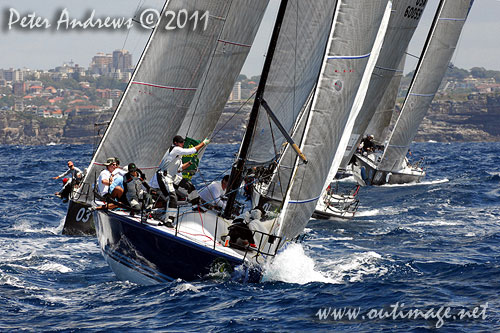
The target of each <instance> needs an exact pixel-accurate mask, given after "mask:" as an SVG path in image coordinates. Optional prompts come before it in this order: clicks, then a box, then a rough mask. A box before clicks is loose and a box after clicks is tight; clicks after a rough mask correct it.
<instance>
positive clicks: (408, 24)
mask: <svg viewBox="0 0 500 333" xmlns="http://www.w3.org/2000/svg"><path fill="white" fill-rule="evenodd" d="M426 3H427V1H425V0H424V1H419V0H395V1H393V7H392V14H391V19H390V20H389V28H388V29H387V33H386V36H385V39H384V44H383V45H382V50H381V51H380V56H379V58H378V61H377V65H376V66H375V70H374V71H373V75H372V79H371V82H370V86H369V87H368V92H367V94H366V98H365V102H364V103H363V106H362V108H361V111H360V112H359V114H358V117H357V118H356V121H355V123H354V127H353V130H352V134H351V137H350V139H349V142H348V146H347V150H348V153H347V154H346V155H345V156H344V158H343V159H342V161H341V163H340V168H344V169H345V167H346V166H347V163H348V162H349V161H350V159H351V158H352V155H353V154H354V152H355V151H356V147H357V145H358V143H359V142H360V140H361V136H362V134H363V133H364V132H365V131H366V127H367V126H368V123H369V122H370V120H371V119H372V117H373V114H374V113H375V110H376V109H377V106H378V103H379V102H380V101H381V100H382V97H383V95H384V93H385V91H386V89H387V87H388V85H389V83H390V82H391V80H392V77H393V76H394V74H395V73H397V70H398V69H397V68H398V65H399V63H400V61H401V58H402V57H403V55H404V53H405V51H406V49H407V48H408V44H409V43H410V40H411V37H412V36H413V33H414V32H415V29H416V28H417V25H418V22H419V21H420V17H421V14H422V12H423V10H424V8H425V5H426Z"/></svg>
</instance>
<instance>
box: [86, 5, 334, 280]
mask: <svg viewBox="0 0 500 333" xmlns="http://www.w3.org/2000/svg"><path fill="white" fill-rule="evenodd" d="M178 2H183V3H185V4H186V5H187V4H191V3H192V2H190V1H178ZM172 3H173V1H170V2H168V3H167V5H166V6H165V8H164V11H165V10H171V7H170V6H171V5H172ZM202 3H203V6H202V7H204V8H202V9H203V10H206V11H210V20H209V23H208V29H207V31H205V32H203V33H199V32H198V33H196V31H195V32H193V31H185V32H183V31H178V32H176V34H175V35H173V36H171V37H168V38H170V39H171V40H169V41H168V45H169V48H168V50H167V51H165V50H163V49H162V51H161V52H162V54H161V57H160V56H159V54H156V53H152V55H150V48H151V45H153V44H154V41H155V40H156V38H159V37H158V36H157V35H158V34H160V32H158V30H155V31H153V34H152V36H151V39H150V42H149V44H148V47H146V51H145V52H144V55H143V59H141V61H140V63H139V68H138V71H137V72H136V73H135V74H134V77H133V79H132V82H138V81H139V80H140V81H139V82H141V83H142V85H141V87H136V86H135V85H134V84H132V85H131V86H129V88H128V89H127V92H126V93H125V95H126V97H124V99H125V100H122V103H121V107H119V108H118V110H117V112H116V114H115V116H114V117H113V120H112V121H111V124H110V126H109V127H108V130H107V132H106V134H105V136H104V139H103V141H102V142H101V145H100V148H99V149H98V150H97V153H96V155H95V156H94V159H93V162H94V161H99V160H100V159H102V158H104V157H105V156H108V155H110V154H112V155H111V156H120V158H121V159H122V160H125V161H133V162H134V163H136V164H137V165H138V166H139V167H140V168H141V169H145V170H146V171H149V173H151V172H152V171H153V170H155V168H152V169H149V166H154V165H157V164H158V163H159V160H160V159H161V157H162V155H163V153H164V152H165V151H166V150H167V149H168V147H167V146H165V145H166V144H168V143H169V142H171V137H173V136H174V135H175V134H176V133H177V132H179V131H181V127H182V128H183V129H186V128H188V130H189V129H190V128H191V129H192V130H193V131H195V132H196V133H202V131H201V130H198V129H197V128H198V126H196V125H195V124H196V122H197V119H202V118H203V117H204V116H203V115H201V114H203V113H209V112H212V111H213V110H212V109H209V108H211V107H212V105H213V104H211V103H212V102H209V103H207V104H204V103H202V101H203V100H204V99H205V100H206V99H208V98H217V99H218V98H220V99H221V100H222V99H224V98H225V99H227V98H228V96H229V93H230V89H229V90H228V91H222V90H221V89H219V88H220V86H219V84H223V85H227V86H229V87H230V88H231V87H232V86H233V84H234V81H235V79H236V77H237V75H238V73H239V69H238V72H237V73H236V74H235V75H234V79H233V77H232V76H231V75H232V74H234V73H230V75H228V73H220V72H219V71H226V70H228V67H229V68H231V69H236V68H235V67H234V66H223V64H222V63H219V65H220V66H215V64H217V60H216V59H215V58H214V57H209V56H208V57H207V55H210V53H213V52H217V50H219V51H220V49H218V47H219V46H220V45H221V44H222V43H224V44H225V47H226V53H227V52H229V51H230V50H231V49H230V48H233V52H232V53H235V54H236V53H238V52H239V51H240V50H241V48H243V47H244V46H246V45H250V44H251V40H252V39H253V36H252V35H251V34H250V36H249V35H248V32H245V31H244V30H243V29H237V27H238V26H239V25H241V23H242V22H245V20H253V23H252V22H248V21H247V23H246V24H245V26H248V27H251V28H252V29H253V30H256V29H257V27H258V25H259V21H260V18H261V16H262V14H263V11H264V9H265V5H267V1H256V0H238V1H232V2H221V1H205V2H202ZM198 6H199V5H198ZM191 9H192V10H194V9H195V8H191ZM196 9H198V10H200V8H196ZM334 10H335V3H332V1H326V0H325V1H316V2H314V3H311V2H304V1H300V0H283V1H282V2H281V4H280V9H279V11H278V15H277V19H276V23H275V28H274V31H273V36H272V38H271V43H270V46H269V50H268V52H267V57H266V62H265V64H264V69H263V73H262V76H261V82H260V83H259V89H258V92H257V94H256V98H255V100H256V102H255V104H254V107H253V109H252V114H251V116H250V119H252V118H253V119H255V118H256V117H257V116H258V114H259V109H260V107H261V102H262V101H263V100H264V97H265V100H267V101H268V103H269V105H275V103H276V100H275V99H274V98H270V97H271V96H272V95H273V89H272V88H274V89H275V90H274V91H276V92H278V94H277V95H279V90H281V89H282V88H283V87H284V84H287V85H288V87H294V89H295V88H299V89H303V93H302V94H303V95H305V96H306V98H307V96H308V95H309V94H310V91H311V90H312V87H313V86H314V80H310V81H311V82H309V81H307V80H306V81H300V86H299V82H298V81H293V79H292V80H290V81H287V80H289V79H290V77H286V76H285V77H284V78H283V77H282V76H281V74H282V71H283V70H288V69H289V68H284V67H283V66H282V65H283V64H286V65H290V63H289V62H284V60H290V59H295V61H294V62H295V66H294V64H293V62H292V64H291V65H292V66H294V67H295V69H293V68H292V70H293V72H290V71H288V75H293V76H291V77H292V78H298V77H301V76H302V77H305V78H306V79H309V76H310V75H313V76H314V77H317V76H318V73H319V69H320V67H321V59H322V57H323V54H324V50H325V45H326V41H327V37H328V32H329V31H330V29H329V28H330V26H331V22H332V20H333V13H334ZM232 15H234V16H235V17H236V16H237V18H232V17H231V16H232ZM230 22H233V24H230ZM311 22H312V23H313V24H311ZM161 24H162V22H161V21H160V22H159V25H160V26H161ZM210 29H211V32H210V35H208V30H210ZM226 29H229V30H228V31H232V33H233V34H234V35H232V38H227V39H224V41H221V40H222V38H220V36H221V35H222V34H224V33H225V32H226ZM228 33H229V32H228ZM200 34H201V36H200ZM241 34H243V35H241ZM201 37H203V38H201ZM313 37H314V38H313ZM290 42H292V44H293V43H298V42H302V43H304V44H302V45H306V46H307V47H305V48H303V51H304V53H301V52H299V50H298V49H295V48H294V47H293V46H292V45H290ZM191 43H194V44H191ZM162 44H164V45H167V41H165V42H162ZM193 47H195V48H196V47H198V48H199V47H201V48H202V49H200V50H199V51H200V52H195V53H193V52H192V51H191V49H192V48H193ZM228 48H229V50H228ZM157 50H158V51H159V49H157ZM229 54H231V52H229ZM278 55H280V57H278ZM299 55H300V56H301V57H302V58H300V57H299ZM281 56H283V58H281ZM193 57H194V58H195V59H193ZM315 57H316V58H317V60H314V58H315ZM206 58H207V59H206ZM311 60H313V61H312V62H311ZM148 61H149V63H148V65H147V66H146V65H145V62H148ZM193 61H194V62H196V64H197V65H196V66H193V65H192V63H193ZM156 62H161V63H163V64H164V66H155V65H154V64H155V63H156ZM171 62H173V65H172V63H171ZM144 66H146V69H150V70H151V71H150V72H149V74H154V75H151V76H150V77H145V76H142V75H141V74H142V68H143V67H144ZM153 68H155V69H156V71H152V69H153ZM158 68H161V71H158V70H157V69H158ZM177 68H181V69H182V70H183V71H190V72H187V73H185V74H182V73H179V72H178V71H177V70H176V69H177ZM203 68H207V71H208V72H207V71H204V70H203ZM210 71H213V72H212V73H210ZM311 71H312V72H311ZM314 71H316V73H314ZM181 74H182V75H181ZM266 78H271V79H270V80H267V79H266ZM272 78H274V79H275V80H274V81H273V79H272ZM160 79H161V80H160ZM278 79H279V80H281V81H276V80H278ZM226 80H231V81H232V82H230V83H229V84H228V83H226V82H222V81H226ZM158 81H159V82H158ZM179 81H180V82H179ZM266 82H267V83H269V84H270V83H273V84H275V83H278V84H277V85H274V86H273V87H272V88H270V89H269V95H267V94H264V91H266V89H267V88H269V86H268V84H266ZM162 87H177V89H176V90H170V89H167V90H166V91H167V92H168V93H170V95H168V96H156V95H155V92H156V91H157V90H158V89H160V90H161V89H162ZM200 89H212V90H211V92H210V93H203V92H200V91H199V90H200ZM177 90H178V91H177ZM161 91H163V90H161ZM143 92H144V93H143ZM177 94H178V95H177ZM219 94H220V95H221V96H220V97H218V96H219ZM223 95H225V96H224V97H223ZM127 96H128V97H127ZM203 96H206V97H203ZM288 96H289V94H288ZM172 98H177V99H176V100H174V101H172V100H171V99H172ZM134 102H140V103H141V104H143V105H148V104H147V103H151V104H150V105H149V108H150V109H149V110H144V111H141V112H137V111H138V110H137V109H136V108H133V107H131V105H132V106H133V105H134ZM219 102H220V101H219ZM294 102H295V103H297V104H298V105H300V107H301V106H302V104H303V102H301V101H300V100H295V101H294ZM163 103H165V105H163ZM213 103H215V102H213ZM193 105H195V107H194V106H193ZM127 110H129V112H130V111H132V112H130V113H129V112H127ZM124 112H125V113H126V114H125V115H122V113H124ZM150 113H155V114H154V115H150ZM164 113H166V114H164ZM127 114H128V115H127ZM200 115H201V116H200ZM170 117H172V118H174V120H173V121H172V119H170ZM186 118H191V119H189V120H186ZM122 119H125V120H128V123H127V126H126V127H123V126H119V125H118V123H121V122H122ZM162 121H163V122H164V124H159V123H160V122H162ZM143 122H147V123H143ZM188 123H191V126H189V125H187V124H188ZM212 124H213V126H215V121H214V122H212ZM204 126H206V124H205V125H204ZM210 126H212V125H210ZM251 128H252V126H251V124H250V123H249V125H248V126H247V131H246V135H245V138H248V139H247V140H250V141H251V138H252V136H253V131H252V129H251ZM142 129H144V131H142ZM156 130H158V131H156ZM209 130H210V131H213V128H211V129H204V130H203V131H207V132H208V131H209ZM116 132H118V134H116ZM150 132H155V133H150ZM164 132H166V134H165V133H164ZM135 133H138V134H140V135H145V136H146V137H145V138H142V137H140V136H139V137H137V140H138V142H137V143H138V144H139V145H140V146H141V147H142V149H146V150H148V153H153V154H154V155H155V156H154V158H153V157H151V156H150V155H149V154H147V155H144V154H142V150H141V149H138V147H135V145H134V142H133V141H130V139H127V140H129V141H128V142H130V144H131V146H130V147H128V148H127V147H126V146H122V147H123V151H122V150H121V151H120V153H116V152H115V151H114V150H112V148H111V147H109V146H108V142H109V140H110V139H112V138H113V137H114V136H115V135H119V136H122V139H126V138H128V137H129V136H131V135H132V136H133V135H135ZM150 134H151V136H150ZM168 137H170V138H168ZM112 142H113V143H117V142H116V141H115V140H113V141H112ZM122 147H120V148H122ZM242 147H243V145H242ZM261 147H262V148H265V147H269V143H268V144H267V145H263V146H261ZM243 151H244V149H240V153H239V157H238V159H237V161H242V160H243V159H244V158H243V157H242V152H243ZM120 154H123V155H125V158H123V157H121V155H120ZM94 164H95V163H94ZM236 178H237V177H236ZM234 179H235V174H233V176H232V180H231V179H230V185H231V186H233V187H232V188H231V187H230V189H229V194H228V195H229V200H228V203H227V205H226V211H224V213H223V214H220V213H219V212H218V211H215V210H210V209H201V208H199V207H193V206H192V205H190V204H184V205H179V207H178V210H177V214H176V216H177V218H176V221H175V228H169V227H167V226H164V225H162V223H161V222H162V220H161V217H158V216H157V214H155V213H156V212H155V211H154V210H153V211H151V210H149V208H147V207H145V206H144V207H143V208H142V209H141V210H140V212H135V213H134V212H133V211H130V210H129V209H126V207H121V209H114V210H112V209H108V210H96V211H94V212H93V216H94V222H95V226H96V233H97V239H98V241H99V245H100V247H101V251H102V253H103V256H104V257H105V259H106V261H107V262H108V264H109V265H110V267H111V268H112V269H113V271H114V272H115V274H116V275H117V276H118V278H120V279H123V280H129V281H132V282H137V283H141V284H150V283H158V282H165V281H171V280H174V279H179V278H180V279H184V280H194V279H199V278H202V277H204V276H206V275H208V274H210V273H211V272H220V271H221V270H223V271H225V272H231V271H232V272H233V274H235V275H238V277H240V278H241V279H242V280H245V281H258V280H259V279H260V276H261V275H260V274H261V272H260V264H262V263H263V262H264V261H265V260H266V258H269V257H272V256H274V255H275V254H276V251H277V250H278V249H279V248H281V246H282V245H283V244H284V241H285V240H288V237H286V236H283V235H281V234H280V233H279V228H278V227H279V226H280V224H279V223H277V219H276V216H274V215H273V214H272V212H266V214H265V216H259V215H260V214H257V211H256V210H253V211H252V213H251V214H248V213H247V214H245V215H242V216H240V217H241V218H240V217H239V216H238V214H241V213H242V211H241V210H239V209H237V207H238V205H235V204H234V203H235V199H236V198H235V197H236V193H237V192H238V188H239V184H238V185H236V182H235V181H234ZM232 195H234V197H233V199H231V196H232ZM97 204H101V203H99V202H98V203H97ZM228 207H229V208H228ZM258 212H259V213H260V210H259V211H258ZM249 216H251V217H252V221H251V224H253V225H254V228H253V229H252V230H249V229H247V230H248V231H250V236H248V234H247V235H240V236H241V238H239V237H236V236H232V235H233V234H232V233H231V231H232V230H237V226H238V225H241V223H243V222H244V221H245V218H247V217H249ZM300 231H301V230H300ZM300 231H299V232H300ZM236 235H237V233H236ZM245 237H247V238H245ZM250 238H251V240H252V241H251V242H249V241H248V240H249V239H250ZM240 268H241V269H240ZM242 272H243V274H240V273H242Z"/></svg>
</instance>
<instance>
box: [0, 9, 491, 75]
mask: <svg viewBox="0 0 500 333" xmlns="http://www.w3.org/2000/svg"><path fill="white" fill-rule="evenodd" d="M305 1H310V0H305ZM366 1H369V0H366ZM163 3H164V0H86V1H81V0H44V1H40V0H36V1H35V0H15V1H14V0H0V45H2V48H1V51H0V52H1V56H0V68H15V69H17V68H30V69H51V68H54V67H56V66H61V65H62V64H64V63H69V62H70V61H73V62H74V63H76V64H79V65H81V66H84V67H88V66H89V64H90V61H91V59H92V57H93V56H94V55H95V54H96V53H97V52H105V53H112V52H113V50H116V49H122V48H125V49H127V50H129V51H130V52H131V53H132V54H133V57H134V61H137V60H138V58H139V56H140V54H141V52H142V50H143V48H144V46H145V44H146V41H147V39H148V37H149V33H150V32H149V31H148V30H147V29H141V28H139V24H135V26H134V28H132V29H122V30H105V29H93V30H79V31H76V30H63V29H61V30H59V31H55V29H53V28H54V27H56V26H57V20H58V18H59V17H60V13H61V11H62V10H63V9H64V8H65V9H66V10H67V12H68V13H69V17H70V18H77V19H86V18H88V17H89V15H90V14H89V13H90V12H91V11H92V10H95V17H100V18H105V17H111V18H119V17H126V18H130V17H132V16H134V13H137V12H139V13H140V12H142V10H138V8H139V7H140V8H142V9H145V8H155V9H160V8H161V7H162V5H163ZM437 3H438V0H428V4H427V7H426V9H425V11H424V14H423V17H422V19H421V22H420V25H419V27H418V29H417V31H416V33H415V36H414V38H413V39H412V41H411V43H410V47H409V50H408V52H409V53H411V54H415V55H418V54H420V52H421V49H422V46H423V43H424V41H425V38H426V35H427V32H428V30H429V27H430V24H431V21H432V18H433V17H434V13H435V10H436V8H437ZM278 5H279V0H270V4H269V7H268V10H267V12H266V14H265V16H264V20H263V24H262V26H261V28H260V30H259V33H258V34H257V37H256V40H255V43H254V46H253V47H252V49H251V52H250V54H249V56H248V59H247V62H246V63H245V65H244V67H243V70H242V73H243V74H245V75H247V76H253V75H259V74H260V71H261V68H262V64H263V62H264V55H265V53H266V50H267V44H268V42H269V38H270V33H271V29H272V26H273V23H274V22H273V21H274V17H275V15H276V11H277V8H278ZM16 13H19V16H20V17H19V21H18V22H17V23H14V22H13V24H12V26H11V27H12V29H9V21H10V17H11V15H12V21H14V20H15V19H16V18H17V17H16ZM33 13H35V14H36V17H40V21H41V22H42V20H43V19H46V20H47V21H48V22H49V23H50V24H51V25H52V27H50V28H44V27H43V24H42V27H41V28H38V29H29V27H25V28H22V27H20V22H21V18H22V17H23V16H26V15H28V14H33ZM499 17H500V0H475V2H474V5H473V7H472V10H471V12H470V14H469V18H468V20H467V23H466V24H465V27H464V29H463V31H462V35H461V38H460V41H459V45H458V48H457V50H456V51H455V54H454V56H453V58H452V62H453V63H454V64H455V65H456V66H457V67H460V68H465V69H470V68H471V67H485V68H486V69H493V70H500V19H499ZM28 23H29V22H28ZM415 66H416V60H415V61H411V60H410V61H407V64H406V67H405V71H406V72H408V71H410V70H412V69H413V67H415Z"/></svg>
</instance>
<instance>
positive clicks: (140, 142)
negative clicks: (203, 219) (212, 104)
mask: <svg viewBox="0 0 500 333" xmlns="http://www.w3.org/2000/svg"><path fill="white" fill-rule="evenodd" d="M240 5H248V1H243V0H234V1H225V0H196V1H186V0H169V1H167V2H166V4H165V6H164V8H163V10H162V15H161V19H160V20H159V22H158V24H157V27H156V28H155V29H154V31H153V32H152V35H151V37H150V39H149V41H148V44H147V45H146V48H145V50H144V52H143V54H142V56H141V59H140V61H139V63H138V65H137V70H136V71H135V72H134V75H133V77H132V80H131V82H130V83H129V85H128V87H127V89H126V91H125V93H124V96H123V98H122V100H121V101H120V104H119V106H118V108H117V110H116V112H115V114H114V115H113V118H112V119H111V122H110V124H109V126H108V128H107V131H106V133H105V135H104V137H103V138H102V140H101V143H100V145H99V147H98V149H97V151H96V153H95V154H94V156H93V159H92V162H91V164H90V167H89V170H88V173H87V176H86V178H85V180H84V181H85V183H88V184H92V183H93V182H94V179H95V178H94V177H96V174H97V173H98V172H99V170H100V169H102V166H101V163H102V162H104V161H106V158H107V157H114V156H116V157H118V158H119V159H120V160H121V161H122V162H125V163H129V162H134V163H136V164H137V166H138V167H139V168H141V169H142V170H143V171H144V172H145V173H146V174H147V176H148V178H149V177H150V176H151V175H152V173H153V172H154V170H155V169H156V168H157V166H158V163H159V161H160V160H161V158H162V156H163V154H164V152H165V151H166V150H167V149H168V147H169V146H170V145H171V143H172V138H173V137H174V136H175V135H176V134H177V133H178V132H179V128H180V126H181V123H182V122H183V120H184V118H185V116H186V114H187V112H188V110H189V109H190V106H191V105H192V102H193V99H194V98H195V96H197V94H201V92H199V90H200V89H203V88H204V86H203V85H202V84H201V82H202V79H203V78H204V77H205V78H206V77H207V76H208V75H207V68H208V65H209V63H210V60H211V59H213V57H212V56H211V55H213V54H215V53H216V52H217V51H220V49H219V47H221V44H223V43H222V42H221V39H222V38H221V36H222V35H223V32H224V31H227V30H225V25H226V23H227V22H229V23H230V24H231V28H234V25H235V24H236V23H235V22H238V20H243V21H244V22H246V20H247V19H248V20H249V21H250V22H252V23H254V22H257V21H258V20H260V18H256V17H261V16H262V11H263V10H264V7H265V5H264V2H263V1H255V8H258V10H257V9H256V10H255V11H254V12H250V13H246V12H242V11H241V10H239V7H240ZM251 6H253V4H252V5H251ZM167 10H168V11H172V12H174V13H179V12H181V11H183V12H184V11H187V13H188V14H189V15H192V14H193V13H195V12H198V21H197V22H196V23H197V26H196V28H195V26H194V24H195V21H194V20H189V21H188V24H187V25H186V26H185V27H184V28H182V29H176V30H174V31H171V30H166V29H165V27H166V26H167V25H169V24H170V20H171V18H172V16H171V15H165V14H164V13H165V11H167ZM247 14H248V16H246V15H247ZM203 15H205V16H203ZM230 15H231V17H230ZM232 15H236V16H237V17H232ZM252 29H256V28H255V27H252ZM254 34H255V33H254V31H253V30H251V31H250V32H246V33H245V36H249V35H250V37H249V39H245V42H247V43H248V42H251V35H254ZM226 44H227V43H226ZM232 48H233V46H231V50H233V49H232ZM214 61H215V60H214ZM215 62H216V61H215ZM240 62H241V61H240V60H239V61H238V63H237V64H236V65H235V67H237V66H238V65H239V63H240ZM215 72H216V71H215V70H214V71H211V72H209V73H210V75H211V77H213V76H216V75H217V74H214V73H215ZM233 84H234V81H233V82H232V83H228V85H231V86H232V85H233ZM224 89H225V86H224V88H221V91H220V92H217V93H215V92H214V94H216V95H217V100H218V101H220V98H221V97H219V95H224V94H225V91H222V90H224ZM205 110H206V109H205ZM212 129H213V128H212Z"/></svg>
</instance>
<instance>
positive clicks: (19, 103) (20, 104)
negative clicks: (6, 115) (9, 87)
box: [14, 98, 24, 112]
mask: <svg viewBox="0 0 500 333" xmlns="http://www.w3.org/2000/svg"><path fill="white" fill-rule="evenodd" d="M14 111H18V112H22V111H24V100H23V99H22V98H19V99H17V98H16V100H15V101H14Z"/></svg>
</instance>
